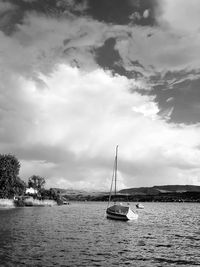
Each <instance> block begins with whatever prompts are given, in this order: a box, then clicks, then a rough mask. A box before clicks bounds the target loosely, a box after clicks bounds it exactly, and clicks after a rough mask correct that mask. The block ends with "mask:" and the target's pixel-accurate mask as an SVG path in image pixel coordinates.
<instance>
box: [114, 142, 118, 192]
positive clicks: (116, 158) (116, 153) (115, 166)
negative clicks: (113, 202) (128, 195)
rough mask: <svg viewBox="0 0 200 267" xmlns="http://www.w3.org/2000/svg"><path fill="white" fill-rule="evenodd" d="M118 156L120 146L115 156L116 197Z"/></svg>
mask: <svg viewBox="0 0 200 267" xmlns="http://www.w3.org/2000/svg"><path fill="white" fill-rule="evenodd" d="M117 154H118V145H117V146H116V154H115V196H116V194H117V156H118V155H117Z"/></svg>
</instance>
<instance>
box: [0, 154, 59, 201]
mask: <svg viewBox="0 0 200 267" xmlns="http://www.w3.org/2000/svg"><path fill="white" fill-rule="evenodd" d="M19 171H20V162H19V160H18V159H17V158H16V157H15V156H14V155H11V154H0V199H13V198H14V196H23V195H24V194H25V192H26V188H27V187H29V188H33V189H35V190H37V194H36V196H35V197H36V198H37V199H41V200H55V201H57V202H58V203H59V201H60V194H59V191H58V190H54V189H49V190H46V189H45V188H44V185H45V178H44V177H41V176H39V175H32V176H31V177H30V178H29V179H28V183H27V184H26V182H25V181H23V180H22V179H21V178H20V177H19Z"/></svg>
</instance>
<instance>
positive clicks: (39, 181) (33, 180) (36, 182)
mask: <svg viewBox="0 0 200 267" xmlns="http://www.w3.org/2000/svg"><path fill="white" fill-rule="evenodd" d="M44 184H45V179H44V178H43V177H41V176H39V175H32V176H31V177H30V178H29V179H28V187H32V188H34V189H37V190H38V191H41V189H43V188H44Z"/></svg>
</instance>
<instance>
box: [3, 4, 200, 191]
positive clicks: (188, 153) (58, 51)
mask: <svg viewBox="0 0 200 267" xmlns="http://www.w3.org/2000/svg"><path fill="white" fill-rule="evenodd" d="M199 13H200V1H199V0H188V1H183V0H0V153H1V154H8V153H10V154H14V155H15V156H16V157H17V158H18V159H19V161H20V163H21V169H20V177H21V178H22V179H24V180H26V181H27V179H28V178H29V177H30V176H32V175H40V176H43V177H45V179H46V187H47V188H50V187H59V188H65V189H69V188H70V189H72V188H73V189H79V190H80V189H82V190H106V191H108V190H109V187H110V183H111V177H112V169H113V161H114V156H115V147H116V145H119V154H118V159H119V161H118V181H117V185H118V189H122V188H128V187H142V186H154V185H166V184H191V185H200V88H199V87H200V16H199Z"/></svg>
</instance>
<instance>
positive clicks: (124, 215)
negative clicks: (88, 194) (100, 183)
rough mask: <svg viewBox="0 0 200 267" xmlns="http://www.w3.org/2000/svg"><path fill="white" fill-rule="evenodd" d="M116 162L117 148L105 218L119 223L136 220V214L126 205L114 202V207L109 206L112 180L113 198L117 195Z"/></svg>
mask: <svg viewBox="0 0 200 267" xmlns="http://www.w3.org/2000/svg"><path fill="white" fill-rule="evenodd" d="M117 160H118V146H116V154H115V160H114V168H113V175H112V182H111V188H110V195H109V201H108V207H107V209H106V216H107V218H108V219H113V220H121V221H128V220H135V219H137V218H138V214H137V213H135V212H133V211H132V210H131V209H130V207H129V206H128V205H123V204H122V203H119V204H117V203H116V202H114V205H112V206H110V202H111V195H112V186H113V180H114V182H115V191H114V196H115V197H116V195H117V164H118V163H117Z"/></svg>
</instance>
